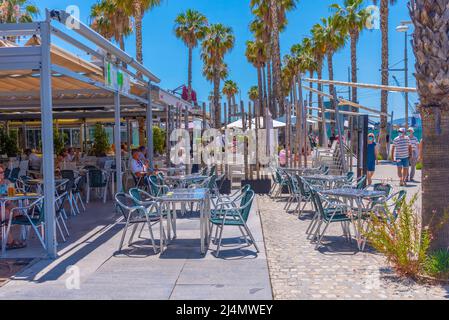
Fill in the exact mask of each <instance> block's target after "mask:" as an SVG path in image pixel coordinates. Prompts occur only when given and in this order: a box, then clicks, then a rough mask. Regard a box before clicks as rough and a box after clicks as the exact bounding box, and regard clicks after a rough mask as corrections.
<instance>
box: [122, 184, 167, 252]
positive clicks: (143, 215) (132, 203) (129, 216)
mask: <svg viewBox="0 0 449 320" xmlns="http://www.w3.org/2000/svg"><path fill="white" fill-rule="evenodd" d="M136 201H140V200H137V199H135V198H134V197H132V196H131V195H129V194H126V193H123V192H120V193H117V194H116V195H115V202H116V210H117V211H118V212H120V213H121V214H122V215H123V217H124V221H125V222H126V224H125V228H124V229H123V233H122V238H121V240H120V244H119V248H118V252H121V251H122V247H123V242H124V240H125V236H126V231H127V230H128V227H129V226H131V225H132V226H133V231H132V234H131V237H130V239H129V241H128V245H130V244H131V243H132V240H133V237H134V234H135V232H136V230H137V227H138V226H139V224H142V223H144V224H147V226H148V231H149V232H150V236H151V243H152V245H153V250H154V253H157V247H156V242H155V240H154V234H153V229H152V222H153V225H154V224H156V223H161V221H162V218H161V214H160V209H159V206H158V204H157V203H156V202H155V201H153V202H152V203H151V204H150V203H147V204H148V207H145V206H143V205H136V203H137V202H136ZM162 243H163V233H161V248H162Z"/></svg>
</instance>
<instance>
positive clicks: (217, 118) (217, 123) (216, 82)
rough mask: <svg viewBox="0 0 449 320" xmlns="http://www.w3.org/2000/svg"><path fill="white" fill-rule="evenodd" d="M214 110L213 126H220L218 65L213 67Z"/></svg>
mask: <svg viewBox="0 0 449 320" xmlns="http://www.w3.org/2000/svg"><path fill="white" fill-rule="evenodd" d="M214 108H215V109H214V110H215V128H216V129H220V128H221V107H220V73H219V66H217V65H216V66H215V69H214Z"/></svg>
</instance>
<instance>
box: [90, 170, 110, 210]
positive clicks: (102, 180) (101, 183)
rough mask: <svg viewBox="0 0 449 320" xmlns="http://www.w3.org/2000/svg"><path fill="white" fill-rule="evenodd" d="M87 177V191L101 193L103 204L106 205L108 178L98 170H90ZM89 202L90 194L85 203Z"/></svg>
mask: <svg viewBox="0 0 449 320" xmlns="http://www.w3.org/2000/svg"><path fill="white" fill-rule="evenodd" d="M88 175H89V189H96V190H97V191H98V190H102V191H103V203H106V196H107V189H108V188H107V186H108V177H107V176H106V174H105V172H104V171H102V170H100V169H91V170H89V172H88ZM89 200H90V192H89V196H88V199H87V202H89Z"/></svg>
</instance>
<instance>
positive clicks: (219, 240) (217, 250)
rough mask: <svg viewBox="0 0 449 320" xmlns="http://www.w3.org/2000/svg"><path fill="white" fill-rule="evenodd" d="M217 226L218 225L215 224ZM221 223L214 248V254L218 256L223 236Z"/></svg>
mask: <svg viewBox="0 0 449 320" xmlns="http://www.w3.org/2000/svg"><path fill="white" fill-rule="evenodd" d="M217 228H218V225H217ZM223 228H224V227H223V225H220V236H219V238H218V243H217V249H216V250H215V256H216V257H218V255H219V253H220V246H221V239H222V236H223Z"/></svg>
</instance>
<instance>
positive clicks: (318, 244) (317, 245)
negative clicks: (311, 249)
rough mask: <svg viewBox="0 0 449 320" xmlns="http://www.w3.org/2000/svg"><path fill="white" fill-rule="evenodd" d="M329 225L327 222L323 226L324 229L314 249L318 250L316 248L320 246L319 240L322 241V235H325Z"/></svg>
mask: <svg viewBox="0 0 449 320" xmlns="http://www.w3.org/2000/svg"><path fill="white" fill-rule="evenodd" d="M329 225H330V222H327V223H326V226H325V227H324V229H323V232H322V233H321V235H320V237H319V238H318V241H317V244H316V246H315V249H318V248H319V247H320V245H321V240H323V238H324V235H325V234H326V230H327V228H328V227H329Z"/></svg>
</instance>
